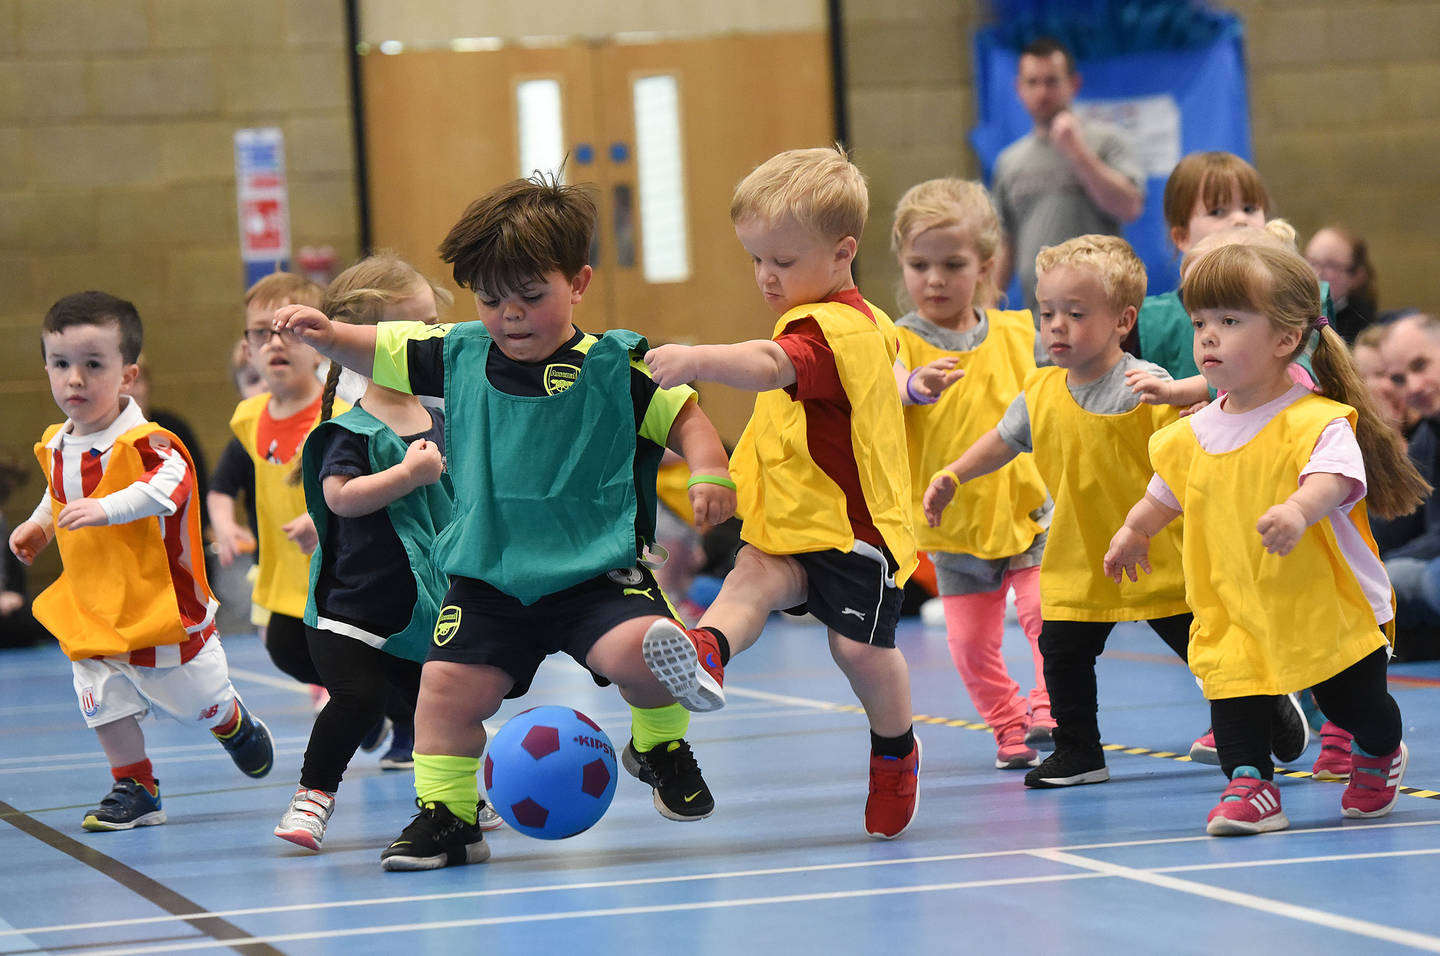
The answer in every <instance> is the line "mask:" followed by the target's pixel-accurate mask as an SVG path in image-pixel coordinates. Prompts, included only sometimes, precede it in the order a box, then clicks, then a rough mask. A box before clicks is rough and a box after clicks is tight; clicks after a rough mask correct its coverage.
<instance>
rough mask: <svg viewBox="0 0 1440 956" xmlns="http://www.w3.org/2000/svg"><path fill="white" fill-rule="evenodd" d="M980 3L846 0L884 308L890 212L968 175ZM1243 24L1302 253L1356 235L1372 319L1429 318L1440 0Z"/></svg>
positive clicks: (1438, 188) (1267, 170) (857, 130)
mask: <svg viewBox="0 0 1440 956" xmlns="http://www.w3.org/2000/svg"><path fill="white" fill-rule="evenodd" d="M986 6H987V5H986V4H982V3H980V2H979V0H966V2H962V3H954V2H945V0H847V2H846V4H845V28H846V29H845V51H846V57H847V65H848V67H849V79H850V84H849V91H848V106H849V112H850V132H851V144H852V145H853V147H854V149H855V155H856V159H857V160H858V161H859V162H860V164H861V166H862V167H863V168H864V170H865V172H866V173H867V175H868V176H869V177H870V184H871V220H870V227H869V229H868V231H867V234H866V236H865V237H864V240H863V241H862V243H861V259H860V277H861V281H862V286H863V287H864V288H865V289H866V294H867V295H869V296H871V297H872V298H874V299H875V300H876V301H877V302H879V303H880V304H881V305H883V306H885V307H887V308H888V307H890V306H893V305H894V296H893V292H892V290H893V289H894V287H895V283H896V280H897V278H898V274H897V270H896V266H895V262H894V259H893V257H892V256H891V255H890V252H889V248H888V242H889V229H890V224H891V218H892V216H893V213H894V209H895V203H896V202H897V201H898V200H899V198H900V195H901V193H903V192H904V191H905V190H906V189H907V188H908V187H910V186H911V185H913V184H914V183H916V182H919V181H921V180H924V179H929V178H933V177H936V176H947V175H959V176H966V177H974V176H978V175H979V171H980V167H979V163H978V162H977V160H976V159H975V156H974V154H973V152H972V151H971V150H970V148H969V146H968V144H967V143H966V141H965V134H966V133H967V132H968V131H969V129H970V128H971V127H972V126H973V125H974V123H975V117H974V104H975V92H974V88H973V67H972V62H971V60H972V57H971V51H972V45H971V37H972V34H973V31H974V29H975V28H976V27H977V26H979V25H981V24H983V23H984V22H985V20H986ZM1226 6H1228V7H1229V8H1231V9H1233V10H1235V11H1236V12H1237V13H1238V14H1239V15H1240V16H1241V18H1242V20H1243V21H1244V24H1245V32H1246V61H1247V67H1248V70H1249V77H1250V103H1251V107H1250V108H1251V124H1252V130H1253V142H1254V150H1255V156H1254V161H1255V165H1256V167H1257V168H1258V169H1259V170H1260V172H1261V174H1262V175H1263V176H1264V177H1265V181H1266V184H1267V186H1269V188H1270V190H1271V192H1272V194H1273V196H1274V199H1275V205H1276V210H1275V211H1276V212H1277V213H1278V214H1280V215H1283V216H1286V217H1287V218H1289V219H1290V220H1291V221H1292V222H1293V223H1294V224H1295V226H1296V228H1297V229H1299V230H1300V235H1301V241H1302V242H1303V241H1304V240H1305V239H1306V238H1308V236H1309V235H1310V234H1312V233H1313V232H1314V231H1315V230H1317V229H1319V228H1320V227H1321V226H1324V225H1326V224H1328V223H1331V222H1343V223H1345V224H1347V225H1349V226H1350V227H1351V228H1352V229H1353V230H1355V231H1356V232H1358V233H1360V234H1361V235H1363V236H1365V237H1366V238H1367V239H1368V240H1369V242H1370V245H1371V249H1372V255H1373V258H1374V260H1375V262H1376V264H1377V269H1378V271H1379V274H1380V293H1381V306H1382V308H1398V307H1401V306H1418V307H1422V308H1425V309H1428V310H1431V311H1434V310H1437V309H1440V288H1437V287H1436V285H1435V282H1434V279H1433V275H1434V263H1435V262H1436V261H1437V260H1440V234H1437V232H1436V230H1435V229H1434V228H1433V224H1432V223H1431V222H1430V219H1431V217H1430V216H1428V215H1426V213H1427V212H1428V211H1430V210H1434V209H1437V208H1440V165H1437V164H1436V163H1435V162H1434V157H1435V156H1436V155H1440V152H1437V150H1440V42H1437V40H1436V37H1440V2H1437V0H1230V2H1229V3H1227V4H1226Z"/></svg>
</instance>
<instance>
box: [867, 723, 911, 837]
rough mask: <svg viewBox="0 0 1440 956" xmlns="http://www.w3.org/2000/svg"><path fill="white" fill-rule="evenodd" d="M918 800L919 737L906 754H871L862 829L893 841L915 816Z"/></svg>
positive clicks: (871, 834)
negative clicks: (867, 792)
mask: <svg viewBox="0 0 1440 956" xmlns="http://www.w3.org/2000/svg"><path fill="white" fill-rule="evenodd" d="M919 803H920V738H919V737H916V738H915V749H914V750H911V751H910V754H909V756H907V757H904V758H899V757H877V756H875V755H874V754H871V755H870V799H868V800H866V801H865V832H866V833H867V834H869V835H870V836H872V837H874V838H875V839H877V840H893V839H895V838H896V837H898V836H899V835H900V834H902V833H904V832H905V829H906V828H907V827H909V826H910V821H911V820H914V819H915V807H916V806H917V805H919Z"/></svg>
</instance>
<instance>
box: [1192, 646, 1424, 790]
mask: <svg viewBox="0 0 1440 956" xmlns="http://www.w3.org/2000/svg"><path fill="white" fill-rule="evenodd" d="M1387 664H1388V661H1387V658H1386V654H1385V648H1383V647H1382V648H1379V649H1378V650H1376V651H1375V652H1374V653H1372V654H1369V655H1367V656H1365V657H1362V658H1361V659H1360V660H1358V661H1356V662H1355V663H1354V664H1351V665H1350V666H1349V667H1347V668H1345V669H1344V670H1343V671H1341V672H1340V673H1338V674H1336V675H1335V676H1334V677H1332V678H1330V679H1329V680H1325V681H1321V682H1320V683H1319V684H1316V685H1315V687H1314V688H1313V690H1314V692H1315V703H1316V704H1317V705H1319V707H1320V709H1321V710H1322V711H1324V713H1325V717H1326V718H1327V719H1328V720H1330V721H1332V722H1334V723H1335V724H1337V725H1339V726H1340V727H1342V728H1343V729H1345V730H1348V731H1349V732H1350V733H1351V734H1353V735H1354V737H1355V743H1356V744H1358V745H1359V746H1360V748H1361V749H1362V750H1364V751H1365V752H1366V753H1371V754H1377V755H1378V754H1388V753H1392V752H1394V751H1395V749H1396V748H1397V747H1399V746H1400V737H1401V734H1402V732H1403V727H1402V726H1401V721H1400V707H1399V705H1398V704H1396V703H1395V698H1393V697H1391V696H1390V690H1389V688H1388V686H1387V685H1386V669H1387ZM1273 700H1274V698H1273V697H1222V698H1219V699H1217V700H1212V701H1211V702H1210V721H1211V724H1212V725H1213V726H1212V728H1211V729H1212V730H1214V732H1215V749H1216V751H1218V752H1219V754H1220V769H1221V770H1224V771H1225V776H1226V777H1229V776H1230V775H1231V774H1233V773H1234V772H1235V768H1236V767H1245V766H1250V767H1254V768H1255V769H1257V770H1259V771H1260V775H1261V776H1262V777H1264V778H1265V779H1266V780H1270V779H1272V778H1273V777H1274V776H1275V765H1274V764H1273V763H1272V762H1271V760H1270V721H1271V718H1272V717H1273V715H1274V713H1275V707H1274V704H1273V703H1272V702H1273Z"/></svg>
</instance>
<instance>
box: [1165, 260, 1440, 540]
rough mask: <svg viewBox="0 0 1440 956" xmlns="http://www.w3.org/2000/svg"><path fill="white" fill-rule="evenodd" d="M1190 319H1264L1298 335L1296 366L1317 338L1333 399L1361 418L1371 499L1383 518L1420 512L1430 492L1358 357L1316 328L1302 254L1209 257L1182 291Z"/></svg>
mask: <svg viewBox="0 0 1440 956" xmlns="http://www.w3.org/2000/svg"><path fill="white" fill-rule="evenodd" d="M1180 298H1181V301H1182V302H1183V303H1184V306H1185V311H1186V312H1189V313H1191V314H1192V315H1193V314H1194V313H1195V311H1196V310H1198V309H1235V310H1240V311H1245V312H1258V313H1260V314H1261V315H1264V316H1265V317H1266V318H1267V319H1269V320H1270V324H1271V325H1272V326H1273V327H1274V328H1275V329H1276V330H1277V331H1281V332H1292V331H1293V332H1298V333H1299V336H1298V340H1297V341H1296V344H1295V351H1294V352H1292V353H1291V355H1290V356H1289V359H1288V360H1289V361H1293V360H1294V359H1295V358H1297V357H1298V356H1299V355H1300V353H1301V352H1302V351H1303V350H1304V348H1305V345H1306V342H1307V339H1308V337H1309V336H1310V335H1311V334H1314V335H1315V336H1316V337H1317V338H1316V342H1315V352H1314V355H1313V356H1312V357H1311V364H1312V365H1313V366H1314V370H1315V381H1316V382H1317V384H1319V385H1320V387H1321V392H1322V394H1324V395H1325V396H1327V397H1329V398H1332V399H1334V400H1335V401H1337V402H1343V403H1344V404H1346V405H1349V406H1351V407H1352V408H1354V409H1355V412H1356V419H1357V421H1356V427H1355V438H1356V440H1357V441H1358V442H1359V443H1360V453H1361V456H1362V457H1363V458H1364V461H1365V473H1366V476H1367V479H1368V480H1367V489H1366V499H1367V500H1368V501H1369V502H1370V509H1371V510H1372V511H1374V512H1375V514H1377V515H1379V516H1380V517H1382V518H1393V517H1397V516H1399V515H1403V514H1408V513H1409V512H1411V511H1414V510H1415V508H1416V507H1418V506H1419V505H1420V504H1421V502H1423V501H1424V500H1425V495H1426V493H1427V492H1428V491H1429V490H1430V486H1429V485H1428V484H1427V483H1426V481H1425V479H1424V478H1422V477H1421V476H1420V473H1419V472H1418V471H1416V470H1415V465H1414V463H1412V462H1411V461H1410V457H1409V456H1408V455H1407V454H1406V453H1405V443H1404V440H1403V439H1402V438H1401V437H1400V435H1399V433H1398V432H1397V431H1396V430H1395V429H1394V428H1392V427H1390V426H1389V425H1387V424H1386V423H1385V420H1384V418H1382V417H1381V415H1380V413H1379V411H1378V409H1376V407H1375V402H1374V400H1373V399H1372V398H1371V396H1370V390H1369V389H1368V388H1367V387H1366V386H1365V380H1364V379H1363V378H1362V377H1361V375H1360V370H1359V369H1357V368H1356V367H1355V359H1354V357H1353V356H1352V355H1351V354H1350V349H1349V348H1348V347H1347V346H1346V345H1345V340H1344V339H1342V338H1341V337H1340V335H1339V333H1337V332H1336V331H1335V330H1334V329H1333V328H1331V327H1329V326H1328V325H1325V326H1320V327H1318V328H1317V327H1316V326H1315V322H1316V319H1317V318H1319V317H1320V316H1321V314H1322V313H1321V302H1320V282H1319V280H1318V279H1317V278H1316V277H1315V271H1314V270H1313V269H1311V268H1310V264H1309V263H1308V262H1306V261H1305V260H1304V259H1303V258H1302V257H1301V256H1300V254H1299V253H1297V252H1294V251H1292V250H1289V249H1284V248H1279V247H1277V246H1274V245H1269V244H1231V245H1227V246H1221V247H1220V248H1218V249H1213V250H1211V251H1210V252H1207V253H1205V254H1204V255H1203V256H1201V257H1200V258H1199V259H1198V260H1196V261H1195V264H1194V265H1193V266H1191V267H1190V271H1189V272H1188V273H1186V275H1185V278H1184V279H1183V280H1182V281H1181V283H1180Z"/></svg>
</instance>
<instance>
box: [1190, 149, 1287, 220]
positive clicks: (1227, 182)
mask: <svg viewBox="0 0 1440 956" xmlns="http://www.w3.org/2000/svg"><path fill="white" fill-rule="evenodd" d="M1237 189H1238V190H1239V191H1240V198H1241V199H1242V200H1244V201H1245V202H1247V203H1254V204H1255V205H1257V206H1259V207H1260V208H1261V210H1263V211H1266V212H1268V211H1269V210H1270V194H1269V193H1268V192H1266V191H1265V183H1264V181H1262V180H1261V179H1260V172H1259V171H1258V170H1257V169H1256V168H1255V167H1254V166H1251V165H1250V164H1249V163H1247V162H1246V161H1245V160H1243V159H1241V158H1240V157H1239V156H1236V155H1235V154H1234V153H1225V152H1221V151H1219V150H1214V151H1211V152H1206V153H1190V154H1189V155H1188V156H1186V157H1184V158H1183V159H1181V160H1180V162H1178V163H1176V164H1175V168H1174V169H1172V170H1171V171H1170V178H1169V179H1167V180H1165V201H1164V209H1165V224H1166V225H1167V226H1169V227H1170V228H1171V229H1187V230H1188V229H1189V228H1190V214H1191V213H1192V212H1194V211H1195V203H1196V202H1197V201H1200V200H1202V199H1203V201H1204V203H1205V206H1206V207H1207V208H1208V207H1211V206H1223V205H1224V204H1225V203H1227V202H1229V201H1230V194H1231V192H1233V191H1234V190H1237Z"/></svg>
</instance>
